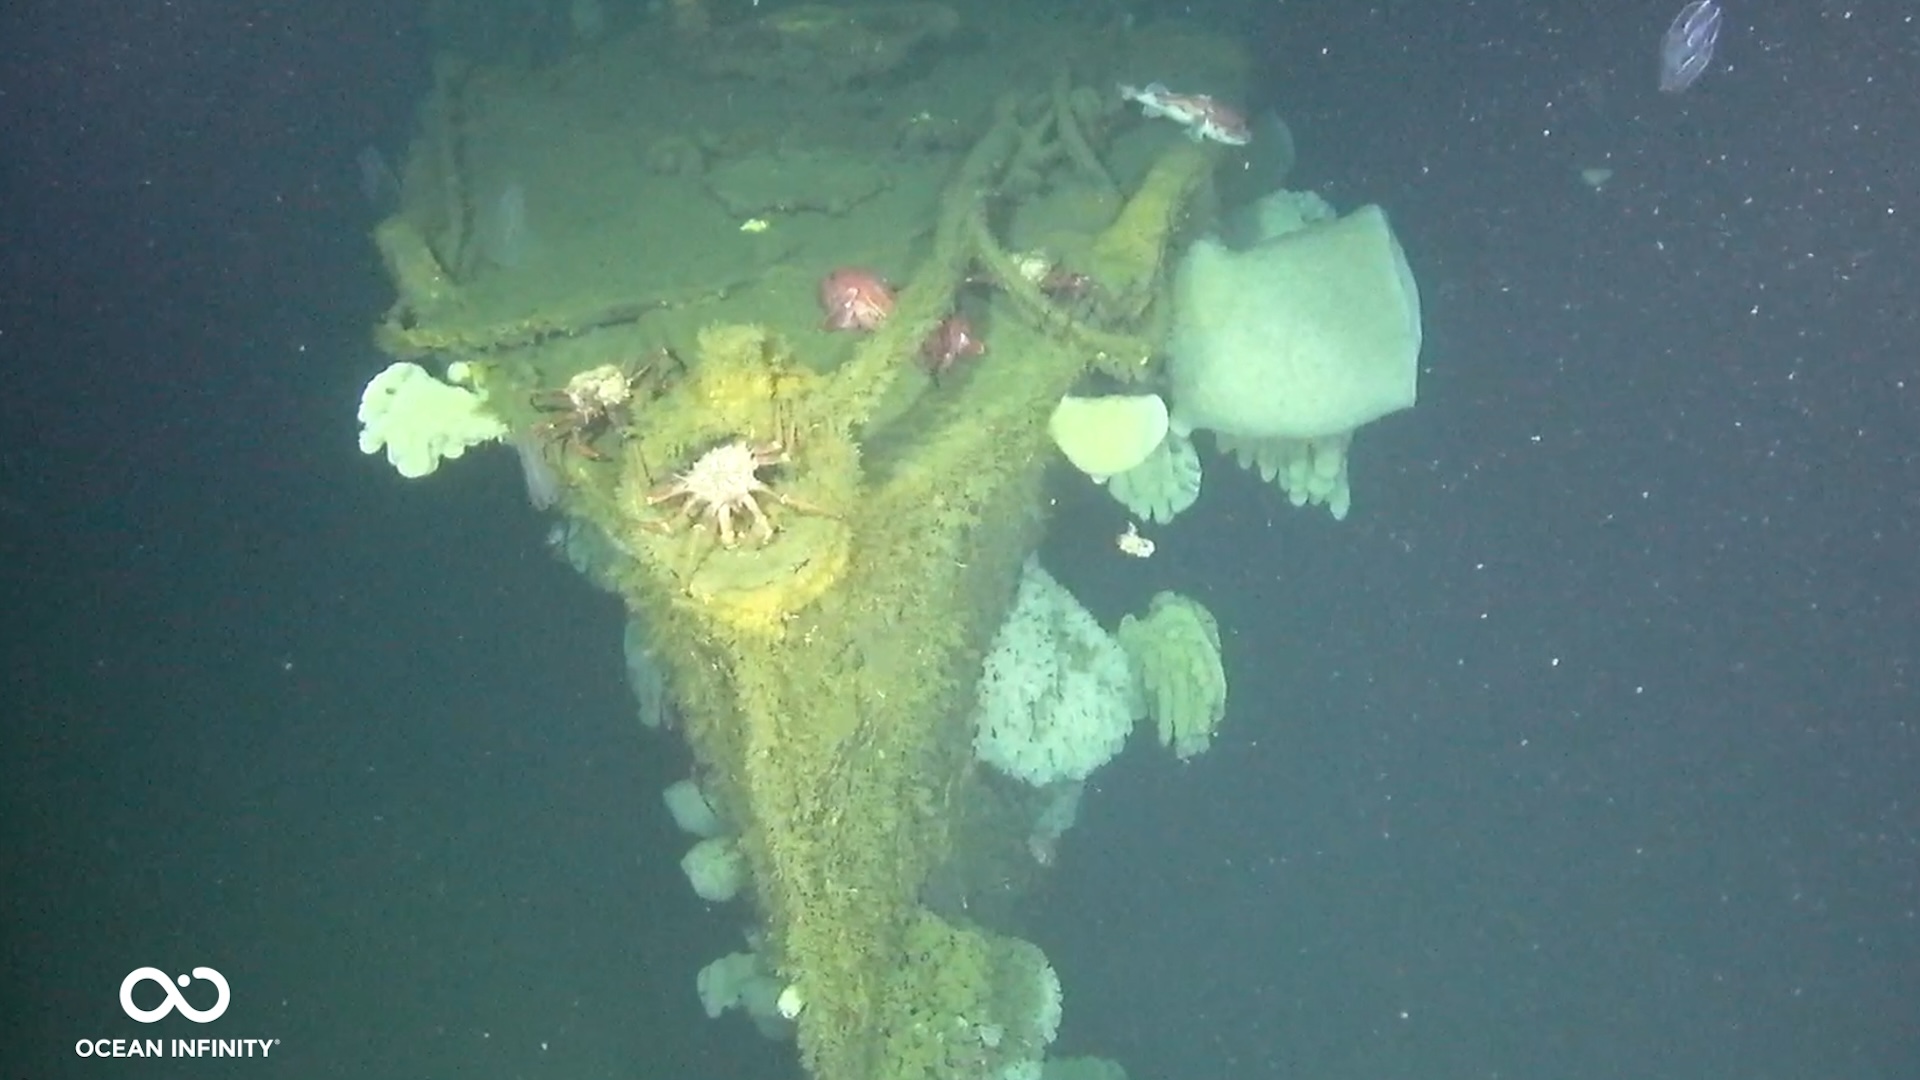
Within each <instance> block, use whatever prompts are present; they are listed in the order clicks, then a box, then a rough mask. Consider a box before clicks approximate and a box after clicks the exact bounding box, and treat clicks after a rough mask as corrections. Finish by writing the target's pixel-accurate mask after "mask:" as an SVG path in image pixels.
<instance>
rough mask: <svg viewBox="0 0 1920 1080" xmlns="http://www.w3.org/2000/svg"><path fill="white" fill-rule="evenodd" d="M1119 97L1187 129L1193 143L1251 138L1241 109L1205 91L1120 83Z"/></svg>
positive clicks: (1241, 142) (1238, 141)
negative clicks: (1138, 104)
mask: <svg viewBox="0 0 1920 1080" xmlns="http://www.w3.org/2000/svg"><path fill="white" fill-rule="evenodd" d="M1120 96H1121V97H1123V98H1125V99H1126V100H1128V101H1137V102H1139V103H1140V111H1141V112H1142V113H1144V114H1145V115H1147V116H1149V117H1154V116H1164V117H1166V118H1167V119H1169V120H1172V121H1173V122H1174V123H1176V124H1179V125H1180V126H1182V127H1184V128H1186V129H1187V137H1188V138H1190V139H1192V140H1193V141H1194V142H1199V141H1201V140H1203V139H1212V140H1213V141H1214V142H1218V143H1225V144H1227V145H1228V146H1245V145H1247V143H1248V142H1250V141H1252V139H1253V132H1252V131H1251V130H1250V129H1249V128H1248V127H1247V118H1246V117H1244V116H1242V115H1240V110H1238V109H1235V108H1234V107H1233V106H1231V105H1224V104H1222V103H1220V102H1218V101H1215V100H1214V99H1213V98H1211V97H1209V96H1207V95H1206V94H1176V93H1174V92H1173V91H1171V90H1169V89H1167V88H1166V87H1165V86H1163V85H1161V84H1160V83H1148V84H1147V85H1146V86H1145V87H1137V86H1128V85H1126V84H1124V83H1122V84H1121V86H1120Z"/></svg>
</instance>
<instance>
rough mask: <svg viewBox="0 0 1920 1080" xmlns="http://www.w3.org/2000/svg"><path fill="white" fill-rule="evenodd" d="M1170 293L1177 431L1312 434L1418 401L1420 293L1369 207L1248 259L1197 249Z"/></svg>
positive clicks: (1346, 428) (1338, 430) (1247, 254)
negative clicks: (1172, 299)
mask: <svg viewBox="0 0 1920 1080" xmlns="http://www.w3.org/2000/svg"><path fill="white" fill-rule="evenodd" d="M1174 292H1175V296H1174V300H1175V304H1174V326H1173V333H1172V336H1171V339H1170V340H1169V342H1168V346H1167V352H1168V355H1169V357H1170V362H1169V364H1168V370H1167V373H1168V377H1169V379H1170V381H1171V382H1172V385H1173V414H1174V420H1175V423H1176V425H1177V426H1181V427H1183V428H1186V429H1193V428H1204V429H1206V430H1208V431H1214V432H1218V433H1220V434H1223V435H1236V436H1240V437H1243V438H1256V439H1275V438H1285V439H1314V438H1320V437H1322V436H1327V435H1339V434H1345V433H1347V432H1350V431H1352V430H1354V429H1355V428H1357V427H1360V426H1361V425H1363V424H1367V423H1371V422H1372V421H1374V420H1377V419H1379V418H1380V417H1382V416H1385V415H1387V414H1388V413H1392V412H1397V411H1399V410H1401V409H1405V408H1410V407H1411V406H1412V405H1413V403H1414V399H1415V397H1416V395H1417V383H1418V378H1419V356H1420V294H1419V290H1418V289H1417V288H1416V287H1415V285H1414V281H1413V272H1412V270H1410V269H1409V268H1408V266H1407V259H1406V256H1405V255H1404V254H1402V253H1401V250H1400V244H1399V242H1398V241H1396V240H1395V239H1394V236H1393V230H1392V229H1391V228H1389V227H1388V225H1387V218H1386V215H1385V214H1384V213H1382V212H1381V210H1380V208H1379V207H1377V206H1364V207H1361V208H1360V209H1359V210H1356V211H1354V212H1353V213H1352V214H1349V215H1347V216H1346V217H1344V218H1341V219H1339V220H1338V221H1328V222H1321V223H1318V224H1315V225H1310V226H1308V227H1307V228H1304V229H1300V230H1298V231H1295V232H1290V233H1287V234H1286V235H1284V236H1280V237H1278V238H1276V239H1272V240H1268V241H1266V242H1265V243H1262V244H1260V245H1258V246H1256V247H1254V248H1251V249H1249V250H1247V251H1244V252H1236V251H1229V250H1228V249H1227V248H1225V247H1223V246H1221V245H1220V244H1218V243H1214V242H1212V241H1207V240H1202V241H1200V242H1198V243H1196V244H1194V245H1193V247H1192V248H1190V249H1189V250H1188V252H1187V256H1186V259H1185V260H1184V261H1183V262H1182V263H1181V266H1180V272H1179V275H1178V278H1177V279H1176V282H1175V286H1174Z"/></svg>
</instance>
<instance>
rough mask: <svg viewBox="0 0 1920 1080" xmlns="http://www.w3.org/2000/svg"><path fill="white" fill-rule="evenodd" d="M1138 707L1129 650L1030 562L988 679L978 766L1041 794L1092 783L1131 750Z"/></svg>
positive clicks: (980, 713)
mask: <svg viewBox="0 0 1920 1080" xmlns="http://www.w3.org/2000/svg"><path fill="white" fill-rule="evenodd" d="M1135 697H1136V695H1135V693H1134V689H1133V672H1132V670H1131V669H1130V668H1129V667H1128V666H1127V654H1126V653H1125V652H1124V651H1122V650H1121V648H1120V644H1119V643H1118V642H1117V641H1115V640H1114V639H1113V637H1112V636H1111V635H1109V634H1108V633H1107V632H1106V631H1105V630H1102V629H1101V628H1100V624H1099V623H1097V622H1095V621H1094V618H1093V615H1092V614H1091V613H1089V612H1088V611H1087V609H1086V608H1084V607H1081V606H1080V602H1079V601H1078V600H1075V599H1074V598H1073V594H1072V593H1070V592H1068V591H1067V590H1066V589H1065V588H1064V587H1063V586H1061V584H1060V583H1059V582H1057V581H1055V580H1054V579H1053V577H1052V576H1051V575H1049V574H1048V573H1047V572H1046V571H1045V570H1042V569H1041V568H1040V564H1039V563H1038V562H1035V561H1034V560H1032V559H1029V560H1027V565H1026V568H1025V570H1024V571H1022V573H1021V575H1020V591H1019V594H1018V595H1017V596H1016V597H1015V599H1014V604H1013V611H1012V612H1011V613H1009V614H1008V615H1007V620H1006V622H1004V623H1002V624H1001V626H1000V630H999V632H998V633H996V634H995V635H994V638H993V648H992V649H991V650H990V651H989V652H988V654H987V662H986V666H985V669H984V670H983V671H982V672H981V674H980V685H979V703H978V706H977V708H976V709H975V712H974V739H973V749H974V756H976V757H978V758H979V759H980V760H981V761H984V762H986V763H987V764H989V765H991V766H993V767H994V768H996V769H998V770H1000V771H1001V772H1003V773H1005V774H1006V775H1008V776H1011V777H1013V778H1015V779H1017V780H1024V781H1026V782H1027V783H1029V784H1032V785H1034V786H1035V787H1043V786H1045V785H1047V784H1051V783H1053V782H1054V781H1056V780H1083V779H1085V778H1086V777H1087V774H1089V773H1091V772H1093V770H1095V769H1097V768H1099V767H1100V766H1102V765H1104V764H1106V763H1107V762H1108V761H1109V760H1111V759H1112V757H1113V756H1114V755H1115V754H1117V753H1119V752H1120V748H1121V747H1122V746H1124V745H1126V741H1127V735H1128V733H1130V732H1131V731H1132V730H1133V722H1134V720H1135V718H1136V716H1137V712H1138V703H1137V702H1136V700H1135Z"/></svg>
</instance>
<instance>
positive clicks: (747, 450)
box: [647, 439, 820, 547]
mask: <svg viewBox="0 0 1920 1080" xmlns="http://www.w3.org/2000/svg"><path fill="white" fill-rule="evenodd" d="M786 460H787V448H786V446H785V445H783V444H782V443H780V442H779V441H778V440H775V441H773V442H764V443H750V442H748V441H746V440H745V439H736V440H734V441H733V442H730V443H726V444H723V445H721V446H716V447H714V448H713V449H711V450H709V451H707V452H706V453H704V454H701V455H700V457H699V459H698V460H696V461H695V462H694V463H693V465H692V466H691V467H690V468H688V469H687V471H685V472H683V473H681V474H680V475H678V476H676V477H674V478H673V479H672V480H671V481H669V482H668V483H665V484H662V485H661V486H659V487H657V488H655V489H653V490H652V491H651V492H648V493H647V505H648V506H657V505H659V504H661V503H665V502H672V501H673V500H675V499H685V500H686V501H685V502H684V503H683V504H681V507H680V516H681V517H682V518H699V519H701V520H703V521H711V522H713V525H714V529H715V531H716V532H718V533H719V534H720V543H721V545H722V546H724V547H733V546H734V545H735V544H737V543H738V542H739V539H740V538H739V534H738V533H736V532H735V531H734V515H736V514H745V515H746V516H747V517H748V518H749V519H751V521H752V522H753V533H754V536H755V538H756V539H757V540H758V541H759V542H760V543H762V544H764V543H766V542H768V541H769V540H772V539H773V522H771V521H769V520H767V515H766V512H765V511H764V510H762V509H761V508H760V503H759V501H758V499H757V496H759V495H762V494H766V495H771V496H773V498H774V499H775V500H776V501H778V502H779V503H780V505H782V506H791V507H793V508H794V509H796V510H804V511H808V512H811V513H819V512H820V511H818V510H817V509H815V508H814V507H812V506H810V505H808V504H807V503H804V502H801V501H800V500H798V499H793V498H789V497H787V496H785V495H782V494H780V493H779V492H777V491H775V490H773V489H772V488H770V487H768V486H767V484H766V482H765V481H763V480H761V479H760V477H759V476H758V475H757V474H758V472H759V470H761V469H764V468H766V467H767V466H769V465H778V464H781V463H782V462H785V461H786Z"/></svg>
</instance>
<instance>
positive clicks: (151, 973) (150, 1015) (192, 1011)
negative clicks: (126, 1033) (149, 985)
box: [120, 967, 232, 1024]
mask: <svg viewBox="0 0 1920 1080" xmlns="http://www.w3.org/2000/svg"><path fill="white" fill-rule="evenodd" d="M193 979H205V980H207V981H208V982H210V983H212V984H213V985H215V986H217V987H219V988H220V998H219V1000H217V1001H215V1002H214V1003H213V1008H211V1009H207V1010H205V1011H201V1010H200V1009H196V1008H194V1007H193V1006H191V1005H189V1004H187V998H186V995H185V994H182V993H181V992H180V991H179V990H175V989H174V988H173V979H171V978H169V977H168V976H167V973H166V972H164V971H161V970H160V969H159V968H155V967H143V968H135V969H134V970H132V971H130V972H128V973H127V977H126V978H124V979H122V980H120V1007H121V1008H122V1009H125V1010H126V1012H127V1015H128V1016H131V1017H133V1018H134V1019H135V1020H138V1021H140V1022H141V1023H143V1024H151V1023H153V1022H154V1021H155V1020H158V1019H160V1018H161V1017H163V1016H165V1015H167V1014H168V1013H170V1012H172V1011H173V1010H175V1009H179V1010H180V1015H181V1016H184V1017H186V1018H187V1019H189V1020H191V1021H193V1022H194V1023H196V1024H205V1023H209V1022H211V1021H214V1020H218V1019H220V1016H221V1014H222V1013H224V1012H226V1011H227V1002H228V1001H229V1000H230V999H231V998H232V994H231V993H230V992H229V991H228V990H227V977H226V976H225V975H222V974H220V973H219V972H217V971H215V970H213V969H212V968H210V967H197V968H194V969H193ZM193 979H189V978H187V977H186V976H185V975H182V976H180V987H181V989H185V988H186V985H187V984H188V983H190V982H192V981H193ZM143 982H157V983H159V984H160V987H161V989H163V990H165V991H166V992H167V1000H165V1001H163V1002H161V1003H160V1005H159V1007H158V1008H153V1009H142V1008H140V1007H139V1006H137V1005H135V1004H134V1003H133V988H134V987H136V986H138V985H140V984H141V983H143Z"/></svg>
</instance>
